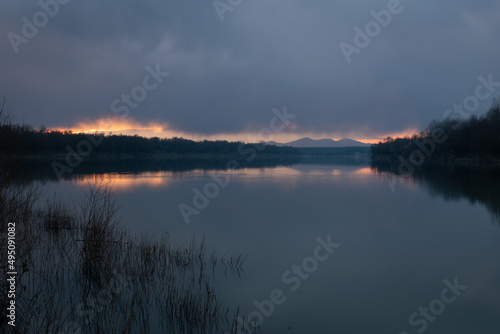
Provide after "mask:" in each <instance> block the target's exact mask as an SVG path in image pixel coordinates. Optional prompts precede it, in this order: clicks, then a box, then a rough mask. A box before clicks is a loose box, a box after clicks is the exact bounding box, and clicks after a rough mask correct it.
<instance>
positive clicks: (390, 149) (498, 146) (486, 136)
mask: <svg viewBox="0 0 500 334" xmlns="http://www.w3.org/2000/svg"><path fill="white" fill-rule="evenodd" d="M371 154H372V159H374V160H394V161H398V160H400V161H401V160H402V159H404V160H406V161H408V162H409V163H411V164H412V165H414V166H419V165H421V164H423V163H425V162H427V163H428V162H432V161H436V160H441V161H495V160H497V161H498V160H500V104H499V102H498V101H497V100H495V102H494V103H493V105H492V106H491V108H490V109H489V111H488V112H487V113H486V114H485V115H483V116H481V117H477V116H476V115H472V116H471V117H469V118H468V119H460V118H447V119H444V120H442V121H433V122H432V123H431V124H430V125H429V126H428V127H427V129H425V130H424V131H422V132H420V133H419V134H416V135H414V136H412V137H404V138H396V139H393V138H390V137H388V138H386V139H385V140H384V141H383V142H380V143H378V144H376V145H372V151H371ZM398 163H399V161H398Z"/></svg>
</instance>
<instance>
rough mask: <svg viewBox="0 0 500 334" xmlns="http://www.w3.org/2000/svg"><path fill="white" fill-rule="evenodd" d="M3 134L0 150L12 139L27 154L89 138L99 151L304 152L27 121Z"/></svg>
mask: <svg viewBox="0 0 500 334" xmlns="http://www.w3.org/2000/svg"><path fill="white" fill-rule="evenodd" d="M0 132H1V133H2V134H3V136H2V140H1V141H0V153H5V152H8V151H9V149H10V146H11V143H13V142H15V143H18V144H20V145H21V146H22V152H23V154H24V155H28V156H29V155H50V154H66V153H67V152H68V147H69V148H70V149H73V150H76V148H77V146H78V144H79V143H81V142H83V141H88V140H89V136H91V137H92V139H93V140H92V142H94V143H99V144H97V145H95V146H94V147H93V149H92V152H93V153H96V154H99V153H100V154H158V153H160V154H184V155H188V154H196V155H200V154H211V155H214V154H215V155H243V154H245V155H248V154H249V153H248V152H249V150H250V149H253V150H255V152H257V153H258V154H259V155H260V154H265V155H301V152H300V151H299V150H298V149H297V148H293V147H278V146H274V145H262V144H256V143H255V144H250V143H248V144H245V143H242V142H229V141H226V140H216V141H210V140H203V141H193V140H189V139H184V138H178V137H174V138H158V137H153V138H146V137H140V136H138V135H135V136H129V135H115V134H113V135H104V134H82V133H78V134H77V133H72V132H71V131H64V132H62V131H54V130H47V129H45V128H44V127H42V128H40V129H37V130H35V129H33V128H31V127H29V126H26V125H16V124H0Z"/></svg>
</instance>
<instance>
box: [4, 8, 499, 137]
mask: <svg viewBox="0 0 500 334" xmlns="http://www.w3.org/2000/svg"><path fill="white" fill-rule="evenodd" d="M55 1H56V0H51V1H43V0H42V1H41V3H42V4H52V7H50V6H49V7H47V8H52V10H53V11H55V5H54V4H55V3H56V2H55ZM220 3H223V4H226V6H230V7H224V8H226V9H227V8H231V10H227V11H225V12H224V13H223V18H224V20H223V21H221V20H220V16H219V15H218V13H217V11H216V9H215V8H214V5H213V3H212V1H199V0H198V1H196V0H195V1H180V0H173V1H138V0H135V1H132V0H120V1H117V0H100V1H96V0H89V1H85V2H83V1H68V0H64V1H63V0H59V3H57V4H58V7H59V8H58V12H57V13H56V14H55V15H53V17H48V22H47V23H46V24H45V25H43V26H41V27H40V28H38V32H37V34H36V36H34V37H33V38H27V41H28V42H27V44H25V43H22V44H19V45H18V51H19V52H18V53H17V54H16V52H15V50H14V49H15V48H13V46H12V43H11V41H10V40H9V38H8V34H9V33H11V32H12V33H15V34H17V35H19V36H23V34H22V27H23V24H25V23H24V22H23V21H22V19H23V17H25V18H27V19H28V21H30V22H31V23H33V19H34V17H33V15H34V14H35V16H36V13H38V12H40V11H41V10H42V7H41V6H40V3H38V2H37V1H26V2H23V3H20V2H17V1H12V0H9V1H7V2H4V3H3V4H2V5H1V6H2V10H1V11H0V22H1V23H0V35H1V36H2V39H1V42H0V59H2V62H1V65H0V66H1V69H2V70H1V75H0V96H2V97H5V98H6V99H7V105H8V107H9V110H10V111H11V113H13V114H14V115H15V118H16V120H17V121H24V122H25V123H29V124H32V125H34V126H39V125H41V124H44V125H46V126H47V127H59V128H61V127H72V126H75V125H76V124H79V123H81V122H88V121H92V120H96V119H99V118H106V117H112V116H117V114H116V113H114V112H113V110H112V107H111V105H112V103H113V101H115V100H116V99H121V98H122V94H126V95H130V94H131V93H132V92H133V89H134V88H135V87H136V86H140V85H142V82H143V79H144V77H145V76H146V75H147V74H148V72H147V71H146V67H147V66H150V67H151V68H154V67H155V66H157V65H159V66H160V68H161V69H162V70H163V71H167V72H169V73H170V76H168V78H165V80H164V81H163V82H162V83H161V84H160V85H159V86H158V87H157V88H156V89H154V90H151V91H148V92H147V93H148V94H147V97H146V98H145V99H144V100H141V101H140V102H139V103H137V106H136V107H135V108H130V112H129V115H128V116H127V117H130V118H131V120H132V119H133V120H134V121H137V122H140V123H143V124H147V123H148V122H150V121H152V120H154V121H156V122H160V123H161V122H163V123H168V124H169V127H170V128H171V129H172V130H175V131H176V132H177V133H193V134H201V135H207V136H213V135H215V134H222V133H224V134H235V135H236V134H238V133H252V132H258V131H259V129H261V128H263V127H266V126H267V125H268V123H269V120H270V119H271V118H272V116H273V114H272V109H273V108H282V107H283V106H284V105H286V106H287V107H288V110H289V112H290V113H293V114H295V115H297V117H296V118H295V119H294V121H293V122H294V127H293V130H289V131H293V133H296V134H297V136H300V134H305V133H307V134H314V133H317V134H318V135H319V134H321V136H330V137H333V138H339V137H347V136H349V137H354V138H374V137H376V136H380V135H381V134H384V133H394V132H399V131H404V130H406V129H411V128H423V127H425V126H426V125H427V124H428V123H429V122H430V121H431V120H432V119H435V118H441V117H442V115H443V113H444V112H445V110H447V109H448V108H450V107H452V105H453V104H454V103H462V102H463V100H464V98H465V97H467V96H468V95H471V94H473V93H474V89H475V87H476V86H477V77H478V76H480V75H482V76H484V77H487V76H488V75H489V74H490V73H491V74H492V75H493V78H494V79H496V80H497V81H500V65H499V63H498V59H499V58H500V44H499V43H498V38H499V36H500V21H499V20H498V17H500V4H499V3H498V1H494V0H485V1H481V2H470V1H456V0H443V1H439V2H433V1H430V0H427V1H426V0H420V1H415V0H414V1H409V0H401V2H400V4H399V7H398V8H399V9H401V10H400V13H399V14H397V15H392V17H391V20H390V22H389V23H388V24H386V26H385V27H383V26H382V24H379V26H380V31H379V32H378V33H376V34H374V33H373V32H372V35H374V37H372V38H370V42H369V44H368V45H366V46H365V47H364V48H358V50H359V52H358V53H355V54H352V57H351V62H350V63H348V62H347V61H346V57H345V55H344V54H343V52H342V50H341V48H340V44H341V43H342V42H345V43H348V44H350V45H353V46H356V45H355V37H356V36H355V35H356V32H355V30H354V29H355V27H358V28H360V29H361V30H362V31H365V27H366V24H367V23H369V22H370V21H374V16H373V14H372V13H371V11H375V13H381V12H380V11H381V10H386V9H387V8H388V5H390V4H391V3H392V5H395V0H389V1H387V0H385V1H378V0H377V1H373V0H370V1H368V0H358V1H349V2H347V1H345V2H344V1H342V2H341V1H331V0H316V1H298V0H287V1H284V0H276V1H262V0H253V1H249V0H243V1H239V0H231V1H229V0H228V1H227V2H226V1H222V0H221V2H220ZM229 4H233V5H232V6H231V5H229ZM36 19H38V20H40V19H43V17H42V16H39V17H36ZM35 23H36V22H35ZM39 23H40V21H39ZM42 23H43V22H42ZM11 36H12V35H11ZM358 38H359V37H358ZM137 92H138V91H136V93H137ZM495 93H496V94H492V96H491V98H493V97H495V96H499V95H500V90H499V92H498V93H497V92H495ZM490 103H491V99H489V100H486V101H482V102H481V105H480V107H479V108H478V109H477V110H475V111H474V113H477V114H479V113H483V112H484V111H485V110H486V109H487V108H488V107H489V105H490Z"/></svg>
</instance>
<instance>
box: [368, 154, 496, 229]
mask: <svg viewBox="0 0 500 334" xmlns="http://www.w3.org/2000/svg"><path fill="white" fill-rule="evenodd" d="M372 169H373V170H374V171H376V172H377V173H380V174H383V175H385V176H386V179H387V182H388V184H392V185H393V187H395V191H397V190H396V189H397V185H398V184H413V185H419V186H421V187H423V188H424V189H426V190H427V191H428V192H429V193H430V194H431V195H432V196H440V197H442V198H444V199H445V200H446V201H460V200H462V199H467V200H468V201H469V203H470V204H476V203H480V204H482V205H484V206H485V207H486V208H487V209H488V211H489V212H490V214H491V218H492V220H493V222H494V223H495V224H500V192H499V191H498V184H500V166H498V165H471V164H469V165H465V164H464V165H460V164H433V165H429V166H421V167H419V168H416V169H415V171H414V172H413V173H411V174H410V175H406V176H402V175H398V173H397V166H392V165H389V164H380V163H373V164H372Z"/></svg>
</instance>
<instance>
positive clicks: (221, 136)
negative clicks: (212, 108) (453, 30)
mask: <svg viewBox="0 0 500 334" xmlns="http://www.w3.org/2000/svg"><path fill="white" fill-rule="evenodd" d="M54 130H55V131H72V132H73V133H104V134H108V133H112V134H123V135H131V136H133V135H139V136H142V137H160V138H172V137H183V138H186V139H191V140H197V141H199V140H204V139H207V140H228V141H243V142H247V143H251V142H259V141H260V140H259V136H258V131H256V132H241V133H218V134H210V135H204V134H199V133H189V132H183V131H179V130H176V129H173V128H172V127H171V126H170V124H169V123H167V122H160V121H149V122H139V121H136V120H133V119H131V117H128V118H126V119H120V118H108V119H104V118H101V119H98V120H96V121H83V122H79V123H77V124H76V125H75V126H73V127H68V128H55V129H52V131H54ZM50 131H51V130H47V132H50ZM418 132H419V130H418V129H417V128H409V129H406V130H403V131H400V132H391V133H376V134H375V136H374V137H371V138H365V137H362V135H361V136H359V135H357V136H356V135H347V136H344V137H339V135H338V134H328V133H322V134H318V133H309V132H307V133H303V132H302V133H300V132H299V133H297V132H296V133H275V134H273V137H272V138H270V139H269V141H276V142H280V143H287V142H291V141H294V140H297V139H301V138H304V137H309V138H312V139H324V138H333V139H334V140H339V139H342V138H350V139H354V140H357V141H360V142H363V143H367V144H377V143H378V142H380V141H383V140H384V139H385V138H386V137H389V136H390V137H392V138H397V137H404V136H412V135H414V134H416V133H418ZM360 137H361V138H360ZM266 139H267V138H266Z"/></svg>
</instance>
